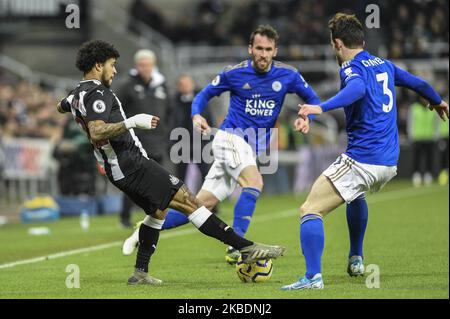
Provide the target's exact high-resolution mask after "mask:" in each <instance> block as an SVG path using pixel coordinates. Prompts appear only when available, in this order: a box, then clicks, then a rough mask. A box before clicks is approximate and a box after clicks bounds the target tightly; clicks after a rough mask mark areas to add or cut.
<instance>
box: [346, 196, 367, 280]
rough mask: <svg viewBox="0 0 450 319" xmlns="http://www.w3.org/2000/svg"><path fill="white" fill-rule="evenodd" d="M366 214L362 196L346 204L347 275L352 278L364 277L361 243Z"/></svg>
mask: <svg viewBox="0 0 450 319" xmlns="http://www.w3.org/2000/svg"><path fill="white" fill-rule="evenodd" d="M368 212H369V210H368V207H367V202H366V197H365V195H364V194H363V195H361V196H359V197H358V198H356V199H355V200H354V201H352V202H351V203H349V204H347V210H346V213H347V225H348V232H349V237H350V251H349V254H348V265H347V273H348V274H349V275H350V276H352V277H356V276H363V275H364V263H363V258H364V257H363V241H364V234H365V232H366V227H367V221H368Z"/></svg>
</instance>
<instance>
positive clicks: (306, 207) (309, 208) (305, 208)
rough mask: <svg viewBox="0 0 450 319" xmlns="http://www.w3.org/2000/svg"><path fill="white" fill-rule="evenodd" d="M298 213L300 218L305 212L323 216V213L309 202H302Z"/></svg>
mask: <svg viewBox="0 0 450 319" xmlns="http://www.w3.org/2000/svg"><path fill="white" fill-rule="evenodd" d="M299 214H300V218H302V217H303V216H305V215H307V214H315V215H319V216H321V217H323V216H324V215H325V214H324V213H323V212H322V211H320V210H318V209H317V208H314V207H313V206H312V205H311V203H309V202H307V201H306V202H304V203H303V204H302V205H301V206H300V209H299Z"/></svg>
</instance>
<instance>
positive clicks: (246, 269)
mask: <svg viewBox="0 0 450 319" xmlns="http://www.w3.org/2000/svg"><path fill="white" fill-rule="evenodd" d="M272 271H273V263H272V259H265V260H258V261H256V262H253V263H250V264H246V263H244V262H243V261H242V258H241V257H239V259H238V261H237V263H236V272H237V275H238V277H239V279H240V280H241V281H243V282H255V283H256V282H265V281H268V280H269V279H270V277H272Z"/></svg>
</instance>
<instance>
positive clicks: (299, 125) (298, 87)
mask: <svg viewBox="0 0 450 319" xmlns="http://www.w3.org/2000/svg"><path fill="white" fill-rule="evenodd" d="M290 92H292V93H295V94H297V96H298V97H300V98H301V99H302V100H303V101H304V102H306V103H307V104H312V105H318V104H319V103H320V98H319V97H318V96H317V94H316V92H315V91H314V90H313V88H312V87H311V86H310V85H309V84H308V83H307V82H306V81H305V79H304V78H303V76H302V75H301V74H300V73H299V72H297V73H296V75H295V80H294V81H293V87H292V88H291V90H290ZM298 106H299V107H300V106H301V104H299V105H298ZM314 118H315V115H314V114H310V115H309V116H308V117H307V119H301V118H298V119H297V120H296V121H295V122H294V127H295V131H297V132H302V133H304V134H306V133H308V131H309V123H310V122H311V121H312V120H313V119H314Z"/></svg>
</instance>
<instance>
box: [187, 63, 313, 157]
mask: <svg viewBox="0 0 450 319" xmlns="http://www.w3.org/2000/svg"><path fill="white" fill-rule="evenodd" d="M225 91H229V92H230V105H229V109H228V114H227V116H226V118H225V120H224V121H223V123H222V125H221V127H220V129H222V130H225V131H227V130H233V132H234V133H235V134H237V135H242V136H243V137H244V138H245V139H246V141H247V142H248V143H249V144H250V145H251V146H252V147H253V146H256V149H257V150H258V151H261V150H263V149H265V148H266V146H267V144H268V142H269V138H270V129H271V128H273V127H274V125H275V122H276V120H277V118H278V115H279V114H280V111H281V107H282V105H283V102H284V99H285V97H286V94H288V93H295V94H297V95H298V96H299V97H301V98H302V99H303V100H304V101H305V102H306V103H311V104H318V103H319V102H320V100H319V98H318V97H317V95H316V93H315V92H314V90H313V89H312V88H311V87H310V86H309V85H308V83H307V82H306V81H305V80H304V78H303V77H302V76H301V74H300V73H299V71H298V70H297V69H296V68H294V67H292V66H289V65H287V64H284V63H282V62H279V61H274V62H273V63H272V67H271V69H270V71H268V72H266V73H258V72H257V71H256V70H255V69H254V68H253V66H252V65H251V60H250V59H249V60H246V61H243V62H241V63H239V64H237V65H235V66H231V67H227V68H225V69H224V70H223V71H222V72H221V73H220V74H218V75H217V76H216V77H215V78H214V80H213V81H212V82H211V83H210V84H209V85H208V86H207V87H205V88H204V89H203V90H202V91H201V92H200V93H199V94H198V96H197V97H196V99H194V102H193V106H192V109H193V114H192V115H194V114H195V113H196V110H200V109H202V108H203V107H204V106H206V105H199V104H206V103H207V101H209V99H211V98H212V97H213V96H219V95H220V94H221V93H222V92H225ZM197 112H198V111H197ZM248 129H250V130H248ZM258 129H260V130H261V129H265V131H264V132H265V133H264V134H258ZM249 132H254V133H256V135H257V136H258V139H257V141H255V140H254V137H255V136H254V135H252V134H248V133H249ZM256 149H255V150H256Z"/></svg>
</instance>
